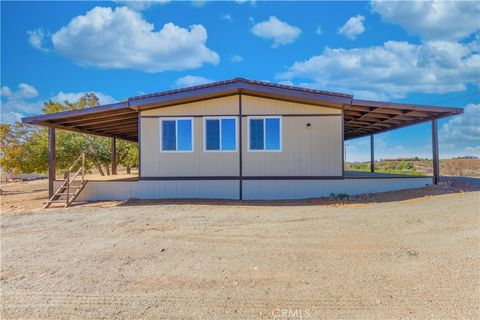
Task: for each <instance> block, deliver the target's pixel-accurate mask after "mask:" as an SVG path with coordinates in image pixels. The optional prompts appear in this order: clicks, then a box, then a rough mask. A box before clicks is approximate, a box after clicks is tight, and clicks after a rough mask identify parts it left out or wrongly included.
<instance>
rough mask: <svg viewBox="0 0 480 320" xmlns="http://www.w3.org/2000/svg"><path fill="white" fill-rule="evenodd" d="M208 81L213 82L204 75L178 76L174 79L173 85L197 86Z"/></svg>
mask: <svg viewBox="0 0 480 320" xmlns="http://www.w3.org/2000/svg"><path fill="white" fill-rule="evenodd" d="M210 82H213V80H211V79H208V78H205V77H200V76H191V75H188V76H184V77H181V78H178V79H177V81H175V86H176V87H193V86H199V85H201V84H206V83H210Z"/></svg>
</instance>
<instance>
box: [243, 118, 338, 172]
mask: <svg viewBox="0 0 480 320" xmlns="http://www.w3.org/2000/svg"><path fill="white" fill-rule="evenodd" d="M247 121H248V118H247V117H245V118H243V128H244V130H243V141H244V143H243V175H244V176H341V175H342V171H343V170H342V134H343V133H342V117H341V116H310V117H309V116H305V117H302V116H295V117H288V116H284V117H282V151H281V152H268V151H267V152H249V151H248V124H247ZM307 123H310V124H311V126H310V127H309V128H307Z"/></svg>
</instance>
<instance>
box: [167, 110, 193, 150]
mask: <svg viewBox="0 0 480 320" xmlns="http://www.w3.org/2000/svg"><path fill="white" fill-rule="evenodd" d="M178 120H190V124H191V127H192V130H191V140H192V149H191V150H178ZM163 121H175V148H176V149H177V150H163ZM159 124H160V125H159V127H160V128H159V136H160V137H161V139H160V152H161V153H192V152H194V150H195V140H194V139H193V138H194V130H195V129H194V128H195V126H194V119H193V118H192V117H175V118H172V117H168V118H167V117H163V118H162V117H161V118H159Z"/></svg>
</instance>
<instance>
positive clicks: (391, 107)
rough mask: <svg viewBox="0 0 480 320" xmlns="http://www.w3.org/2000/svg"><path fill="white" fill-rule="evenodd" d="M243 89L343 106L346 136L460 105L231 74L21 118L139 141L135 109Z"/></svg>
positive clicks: (421, 119)
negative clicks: (386, 98) (366, 96)
mask: <svg viewBox="0 0 480 320" xmlns="http://www.w3.org/2000/svg"><path fill="white" fill-rule="evenodd" d="M239 93H242V94H246V95H253V96H260V97H265V98H272V99H280V100H285V101H292V102H298V103H307V104H312V105H322V106H330V107H332V108H343V109H344V135H345V139H346V140H347V139H353V138H357V137H361V136H365V135H371V134H376V133H380V132H384V131H388V130H393V129H397V128H401V127H404V126H407V125H413V124H416V123H421V122H425V121H428V120H431V119H437V118H442V117H446V116H450V115H454V114H459V113H462V112H463V109H461V108H444V107H433V106H420V105H412V104H400V103H391V102H380V101H366V100H354V99H353V96H352V95H348V94H343V93H338V92H329V91H321V90H314V89H306V88H300V87H293V86H286V85H279V84H273V83H269V82H262V81H252V80H247V79H243V78H235V79H232V80H227V81H220V82H215V83H211V84H206V85H201V86H195V87H188V88H184V89H177V90H170V91H163V92H159V93H154V94H148V95H142V96H137V97H132V98H129V99H127V100H126V101H122V102H118V103H114V104H109V105H103V106H97V107H92V108H86V109H81V110H72V111H64V112H57V113H52V114H44V115H38V116H30V117H25V118H23V119H22V122H23V123H28V124H35V125H41V126H46V127H52V128H57V129H61V130H67V131H74V132H80V133H85V134H94V135H99V136H106V137H114V138H119V139H124V140H127V141H138V131H139V128H138V117H139V111H142V110H147V109H151V108H160V107H167V106H172V105H177V104H182V103H188V102H194V101H198V100H204V99H212V98H217V97H222V96H228V95H234V94H239Z"/></svg>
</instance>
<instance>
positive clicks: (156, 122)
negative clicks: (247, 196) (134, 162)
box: [141, 117, 239, 177]
mask: <svg viewBox="0 0 480 320" xmlns="http://www.w3.org/2000/svg"><path fill="white" fill-rule="evenodd" d="M161 119H162V118H141V162H142V163H141V175H142V177H176V176H185V177H192V176H238V175H239V155H238V151H237V152H204V151H203V129H204V128H203V118H202V117H197V118H193V132H194V137H193V152H160V141H161V134H162V132H161V130H160V121H161ZM237 129H238V128H237ZM237 138H238V137H237Z"/></svg>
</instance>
